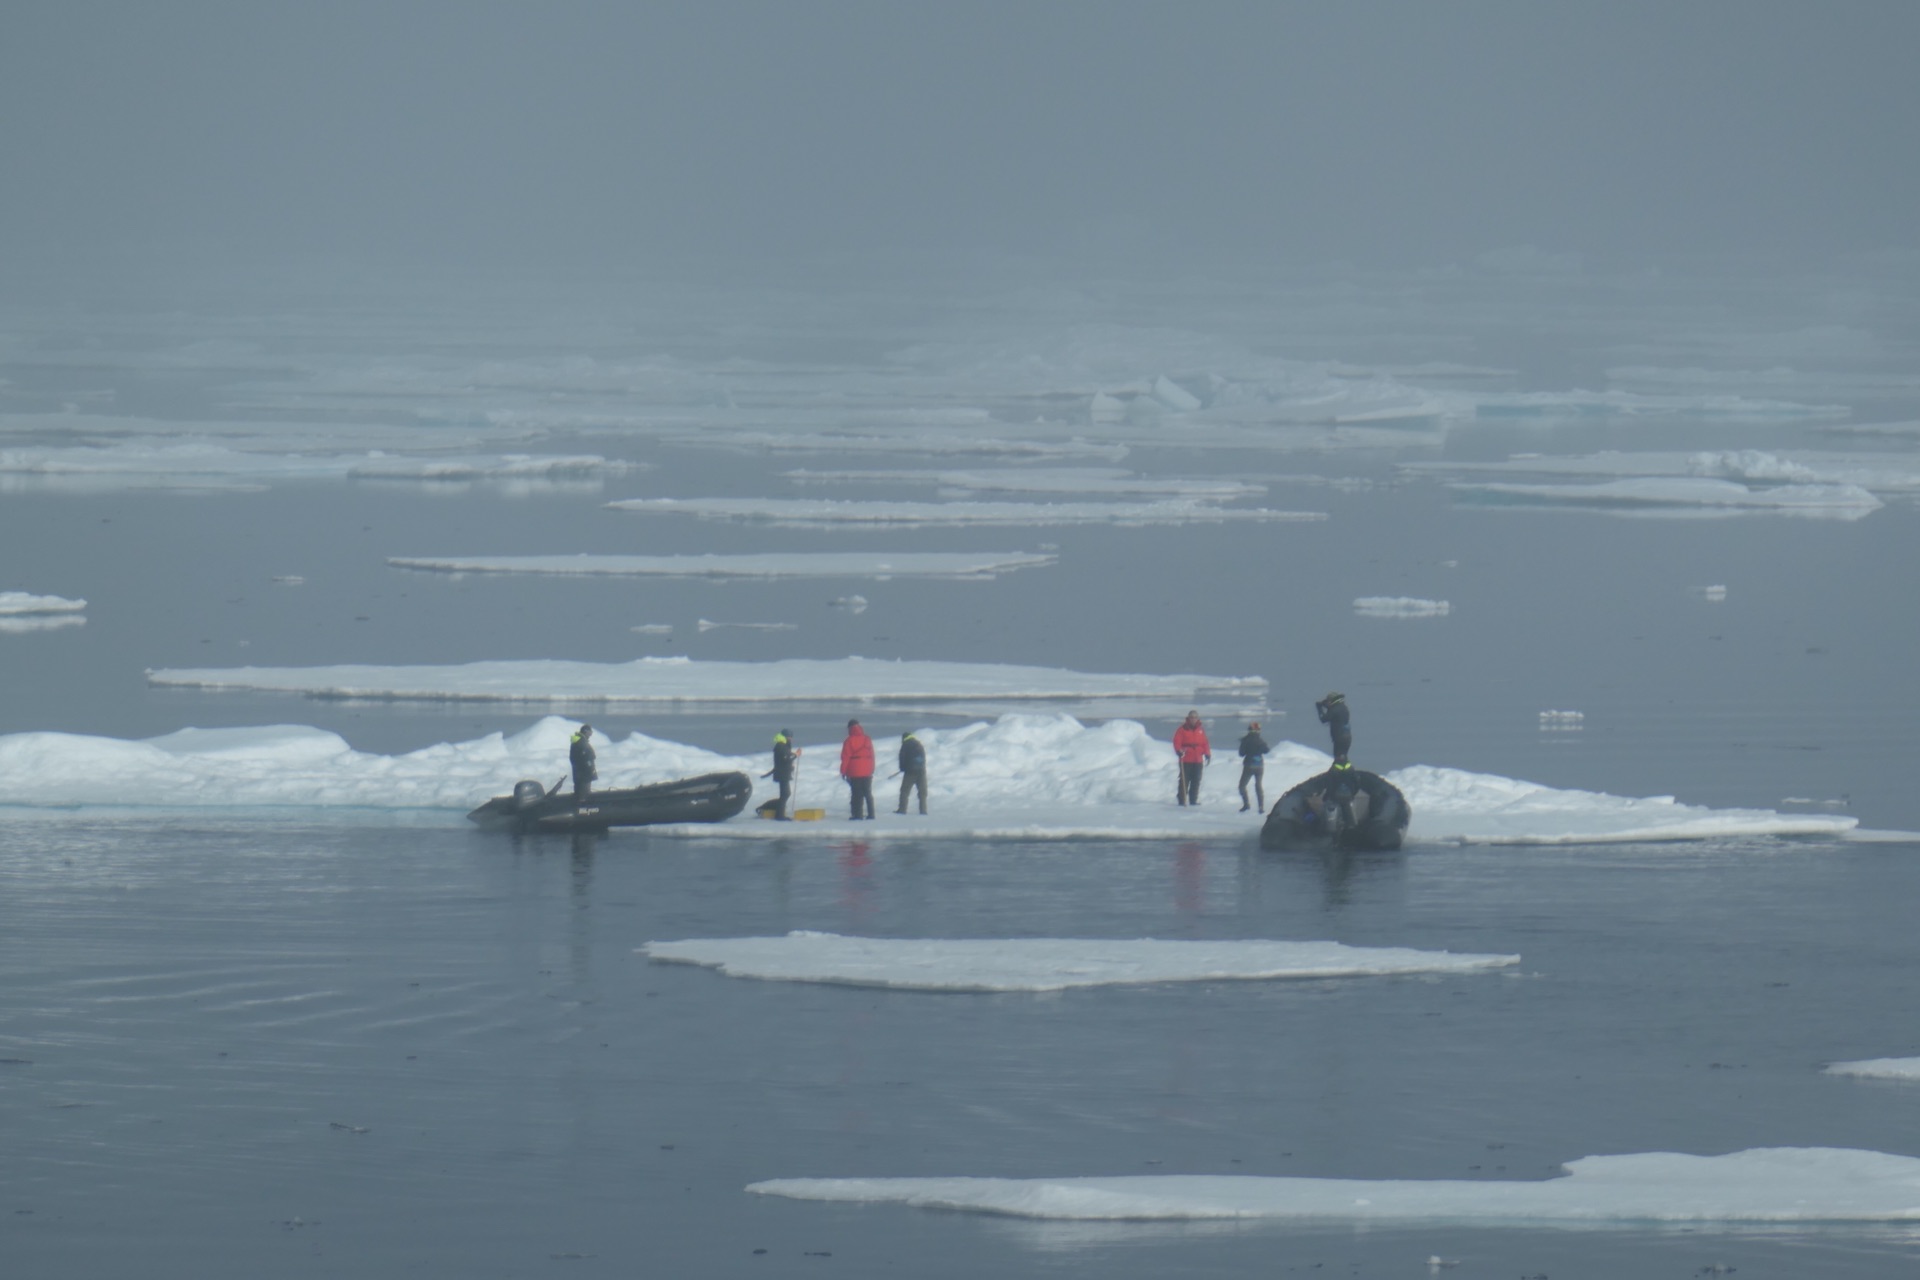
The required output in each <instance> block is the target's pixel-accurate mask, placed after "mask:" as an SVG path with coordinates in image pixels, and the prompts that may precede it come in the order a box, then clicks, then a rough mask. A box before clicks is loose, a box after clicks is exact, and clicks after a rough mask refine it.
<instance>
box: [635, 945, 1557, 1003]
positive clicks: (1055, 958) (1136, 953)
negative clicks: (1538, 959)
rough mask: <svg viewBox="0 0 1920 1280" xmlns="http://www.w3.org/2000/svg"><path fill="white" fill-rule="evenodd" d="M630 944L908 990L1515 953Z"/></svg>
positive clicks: (1180, 977)
mask: <svg viewBox="0 0 1920 1280" xmlns="http://www.w3.org/2000/svg"><path fill="white" fill-rule="evenodd" d="M639 951H640V952H641V953H642V954H644V955H646V956H649V957H651V958H652V959H655V960H667V961H673V962H675V963H678V964H694V965H705V966H707V967H709V968H714V969H718V970H719V971H720V972H722V973H724V974H726V975H727V976H728V977H730V978H764V979H767V980H769V981H776V982H829V983H841V984H845V985H848V986H856V987H895V988H905V989H908V990H914V991H1063V990H1066V989H1067V988H1069V987H1105V986H1121V985H1134V984H1140V983H1152V982H1222V981H1235V980H1250V979H1275V978H1357V977H1372V976H1382V975H1388V974H1406V973H1473V972H1481V971H1485V970H1489V969H1499V968H1505V967H1507V966H1510V965H1516V964H1518V963H1520V957H1519V956H1512V955H1467V954H1455V953H1453V952H1449V951H1415V950H1410V949H1408V948H1405V947H1349V946H1345V945H1343V944H1341V943H1338V942H1270V941H1237V942H1217V941H1216V942H1187V941H1168V940H1164V939H1158V938H1131V939H1118V938H849V937H842V936H841V935H839V934H835V933H813V932H808V931H806V930H796V931H795V932H793V933H789V934H787V935H786V936H785V937H778V938H689V939H685V940H683V941H679V942H649V943H647V944H646V945H644V946H642V947H640V948H639Z"/></svg>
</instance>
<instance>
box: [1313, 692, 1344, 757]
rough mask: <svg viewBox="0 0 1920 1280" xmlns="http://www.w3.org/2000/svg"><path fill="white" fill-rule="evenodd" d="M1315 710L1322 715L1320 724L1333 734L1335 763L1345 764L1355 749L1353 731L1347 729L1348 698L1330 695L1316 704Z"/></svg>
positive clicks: (1334, 694)
mask: <svg viewBox="0 0 1920 1280" xmlns="http://www.w3.org/2000/svg"><path fill="white" fill-rule="evenodd" d="M1313 709H1314V710H1315V711H1318V712H1319V713H1320V723H1321V724H1323V725H1325V726H1327V731H1328V732H1329V733H1331V734H1333V762H1334V763H1335V764H1343V763H1345V761H1346V758H1347V752H1348V751H1350V750H1351V749H1352V748H1353V730H1352V729H1350V728H1348V727H1347V696H1346V695H1345V694H1343V693H1330V694H1328V695H1327V696H1326V697H1324V698H1322V699H1320V701H1318V702H1316V703H1314V704H1313Z"/></svg>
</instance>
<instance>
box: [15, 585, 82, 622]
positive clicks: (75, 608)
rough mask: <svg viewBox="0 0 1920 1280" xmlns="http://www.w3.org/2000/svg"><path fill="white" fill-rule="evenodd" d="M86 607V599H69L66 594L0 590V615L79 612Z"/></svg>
mask: <svg viewBox="0 0 1920 1280" xmlns="http://www.w3.org/2000/svg"><path fill="white" fill-rule="evenodd" d="M86 607H87V602H86V601H85V600H68V599H67V598H65V597H64V596H37V595H34V594H32V593H31V592H27V591H0V617H19V616H22V615H29V614H49V613H79V612H80V611H81V610H82V609H85V608H86Z"/></svg>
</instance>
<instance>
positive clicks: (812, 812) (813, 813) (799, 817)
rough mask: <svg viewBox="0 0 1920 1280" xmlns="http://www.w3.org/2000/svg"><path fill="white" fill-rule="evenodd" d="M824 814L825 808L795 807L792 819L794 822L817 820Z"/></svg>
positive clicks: (825, 813) (825, 814)
mask: <svg viewBox="0 0 1920 1280" xmlns="http://www.w3.org/2000/svg"><path fill="white" fill-rule="evenodd" d="M826 816H827V811H826V810H825V809H795V810H794V811H793V820H794V821H795V822H818V821H820V819H822V818H824V817H826Z"/></svg>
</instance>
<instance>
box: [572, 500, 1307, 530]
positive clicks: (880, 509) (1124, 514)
mask: <svg viewBox="0 0 1920 1280" xmlns="http://www.w3.org/2000/svg"><path fill="white" fill-rule="evenodd" d="M606 505H607V506H609V507H612V508H614V509H615V510H618V511H641V512H647V513H651V514H681V515H694V516H699V517H701V518H702V519H706V520H756V521H763V522H766V523H770V524H781V525H802V526H807V525H811V526H842V527H844V526H853V527H862V526H864V527H868V528H880V527H884V526H888V525H912V526H917V527H920V528H935V527H945V528H958V527H965V526H987V525H998V526H1019V527H1030V526H1040V525H1066V524H1119V525H1169V524H1223V523H1228V522H1272V521H1286V520H1325V519H1326V518H1327V513H1326V512H1324V511H1274V510H1269V509H1267V508H1264V507H1221V506H1216V505H1214V504H1212V503H1209V502H1200V501H1195V500H1192V499H1163V500H1160V501H1157V502H845V501H834V500H832V499H825V498H626V499H623V500H621V501H618V502H609V503H607V504H606Z"/></svg>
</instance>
